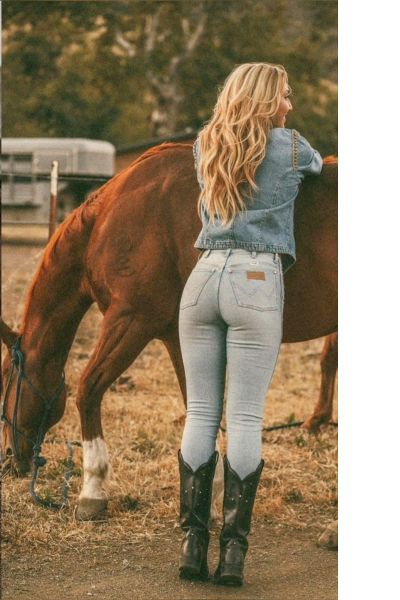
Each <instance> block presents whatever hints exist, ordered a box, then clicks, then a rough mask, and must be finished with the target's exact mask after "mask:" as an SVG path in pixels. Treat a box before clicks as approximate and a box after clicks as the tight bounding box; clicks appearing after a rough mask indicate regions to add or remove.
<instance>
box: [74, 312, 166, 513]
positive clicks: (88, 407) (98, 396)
mask: <svg viewBox="0 0 400 600" xmlns="http://www.w3.org/2000/svg"><path fill="white" fill-rule="evenodd" d="M154 333H155V332H154V331H153V329H150V327H149V324H148V322H147V321H146V319H143V318H142V319H141V320H140V321H139V319H135V318H134V317H133V314H132V311H131V310H130V309H126V307H125V309H124V307H121V308H120V309H119V310H118V309H116V307H115V306H114V307H113V310H112V312H107V313H106V315H105V317H104V320H103V325H102V331H101V334H100V336H99V339H98V341H97V344H96V347H95V349H94V351H93V354H92V356H91V358H90V360H89V362H88V365H87V367H86V369H85V371H84V372H83V374H82V376H81V379H80V382H79V387H78V394H77V401H76V402H77V407H78V410H79V414H80V419H81V428H82V440H83V469H84V479H83V487H82V491H81V493H80V495H79V503H78V509H77V514H76V516H77V518H78V519H80V520H90V519H94V518H96V517H98V516H99V515H101V514H102V513H104V511H105V510H106V508H107V503H108V493H107V481H108V473H109V459H108V451H107V446H106V444H105V441H104V438H103V431H102V426H101V416H100V405H101V400H102V397H103V394H104V392H105V391H106V390H107V388H108V387H109V386H110V385H111V384H112V383H113V381H115V380H116V379H117V377H119V375H121V373H123V372H124V371H125V370H126V369H127V368H128V367H129V366H130V365H131V364H132V362H133V361H134V360H135V358H136V357H137V356H138V355H139V354H140V352H141V351H142V350H143V349H144V347H145V346H146V345H147V344H148V342H149V341H150V340H152V339H153V338H154Z"/></svg>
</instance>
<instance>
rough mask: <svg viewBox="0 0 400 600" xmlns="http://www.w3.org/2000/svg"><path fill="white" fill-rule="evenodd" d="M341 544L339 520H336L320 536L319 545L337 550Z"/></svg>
mask: <svg viewBox="0 0 400 600" xmlns="http://www.w3.org/2000/svg"><path fill="white" fill-rule="evenodd" d="M338 545H339V534H338V521H334V522H333V523H331V524H330V525H328V527H327V528H326V529H325V531H324V533H323V534H322V535H321V536H320V537H319V538H318V541H317V546H318V547H319V548H325V549H326V550H337V549H338Z"/></svg>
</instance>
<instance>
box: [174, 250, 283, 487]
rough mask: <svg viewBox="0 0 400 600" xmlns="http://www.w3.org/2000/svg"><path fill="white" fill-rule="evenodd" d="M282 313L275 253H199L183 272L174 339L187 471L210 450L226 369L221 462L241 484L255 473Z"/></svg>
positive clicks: (242, 251) (221, 406) (280, 268)
mask: <svg viewBox="0 0 400 600" xmlns="http://www.w3.org/2000/svg"><path fill="white" fill-rule="evenodd" d="M282 313H283V278H282V267H281V261H280V258H279V255H278V254H271V253H268V252H249V251H247V250H238V249H227V250H206V251H205V252H204V254H203V255H202V256H201V258H200V260H199V261H198V263H197V265H196V267H195V268H194V269H193V271H192V273H191V274H190V276H189V279H188V281H187V283H186V286H185V289H184V290H183V294H182V299H181V305H180V314H179V335H180V342H181V348H182V354H183V361H184V366H185V375H186V384H187V417H186V423H185V429H184V432H183V438H182V444H181V452H182V456H183V458H184V460H185V461H186V462H187V463H188V464H189V465H190V466H191V468H192V469H194V470H195V469H197V468H198V467H199V466H200V465H202V464H203V463H205V462H206V461H208V459H209V458H210V456H211V454H212V453H213V452H214V449H215V442H216V436H217V433H218V429H219V426H220V421H221V417H222V410H223V398H224V390H225V376H226V371H227V375H228V386H227V397H226V427H227V457H228V460H229V462H230V464H231V467H232V468H233V469H234V470H235V471H236V472H237V473H238V475H239V476H240V477H241V478H242V479H243V478H244V477H245V476H246V475H248V474H249V473H251V472H253V471H254V470H255V469H256V468H257V466H258V464H259V462H260V460H261V429H262V426H261V423H262V415H263V407H264V399H265V395H266V393H267V389H268V386H269V383H270V381H271V378H272V374H273V372H274V369H275V364H276V360H277V357H278V353H279V347H280V344H281V339H282Z"/></svg>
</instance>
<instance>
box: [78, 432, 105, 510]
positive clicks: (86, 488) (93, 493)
mask: <svg viewBox="0 0 400 600" xmlns="http://www.w3.org/2000/svg"><path fill="white" fill-rule="evenodd" d="M83 470H84V471H83V488H82V491H81V493H80V495H79V498H80V499H82V498H91V499H93V500H107V498H108V494H107V489H106V488H107V483H108V471H109V460H108V451H107V446H106V444H105V442H104V440H103V439H102V438H100V437H98V438H95V439H94V440H91V441H90V442H87V441H86V442H83Z"/></svg>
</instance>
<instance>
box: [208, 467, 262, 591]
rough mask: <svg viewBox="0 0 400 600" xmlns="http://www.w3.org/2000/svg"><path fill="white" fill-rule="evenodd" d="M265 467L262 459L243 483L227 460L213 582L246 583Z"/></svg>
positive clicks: (235, 584) (238, 584)
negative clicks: (254, 514)
mask: <svg viewBox="0 0 400 600" xmlns="http://www.w3.org/2000/svg"><path fill="white" fill-rule="evenodd" d="M263 467H264V461H263V460H262V461H261V462H260V464H259V465H258V467H257V469H256V470H255V471H253V473H250V474H249V475H247V476H246V477H245V478H244V479H243V480H242V479H240V477H239V475H238V474H237V473H236V471H234V470H233V469H232V468H231V466H230V464H229V461H228V459H227V457H226V456H225V458H224V481H225V489H224V503H223V515H224V523H223V526H222V531H221V535H220V538H219V542H220V558H219V565H218V567H217V570H216V571H215V574H214V583H218V584H221V585H231V586H240V585H242V583H243V567H244V558H245V556H246V552H247V548H248V542H247V536H248V534H249V532H250V522H251V514H252V512H253V505H254V499H255V496H256V491H257V486H258V482H259V480H260V476H261V471H262V470H263Z"/></svg>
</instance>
